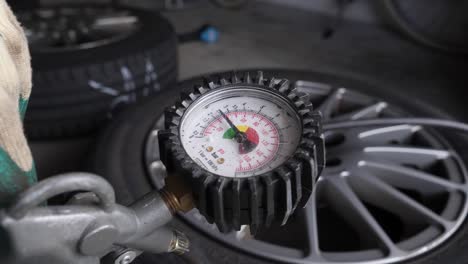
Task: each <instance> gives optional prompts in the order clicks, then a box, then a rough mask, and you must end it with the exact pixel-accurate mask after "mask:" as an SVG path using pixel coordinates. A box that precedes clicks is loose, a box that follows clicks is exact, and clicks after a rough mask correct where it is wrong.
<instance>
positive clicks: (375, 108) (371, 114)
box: [333, 102, 388, 121]
mask: <svg viewBox="0 0 468 264" xmlns="http://www.w3.org/2000/svg"><path fill="white" fill-rule="evenodd" d="M387 106H388V105H387V103H385V102H378V103H376V104H373V105H370V106H367V107H363V108H361V109H358V110H355V111H352V112H350V113H346V114H342V115H337V116H334V117H333V121H342V120H360V119H366V118H377V117H379V116H380V113H382V111H383V110H385V109H386V108H387Z"/></svg>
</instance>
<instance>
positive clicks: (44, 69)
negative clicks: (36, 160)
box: [25, 10, 177, 139]
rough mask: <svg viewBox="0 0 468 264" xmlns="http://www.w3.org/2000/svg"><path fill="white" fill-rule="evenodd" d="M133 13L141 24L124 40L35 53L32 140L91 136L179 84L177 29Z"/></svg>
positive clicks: (30, 116) (27, 125) (147, 14)
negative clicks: (131, 107)
mask: <svg viewBox="0 0 468 264" xmlns="http://www.w3.org/2000/svg"><path fill="white" fill-rule="evenodd" d="M133 14H135V15H136V16H138V17H139V19H140V22H141V25H140V27H139V28H138V29H137V31H136V32H133V33H132V34H131V35H130V36H128V37H126V38H124V39H122V40H118V41H115V42H111V43H109V44H106V45H103V46H98V47H95V48H90V49H81V50H73V51H58V52H33V54H32V66H33V70H34V74H33V90H32V94H31V99H30V104H29V109H28V112H27V114H26V119H25V130H26V134H27V135H28V137H29V138H32V139H38V138H56V137H64V136H78V135H84V134H88V133H90V132H92V131H94V130H95V129H96V128H97V127H99V125H101V124H102V123H103V122H104V121H106V120H107V119H108V118H109V117H110V116H112V115H113V114H115V112H117V111H119V110H120V108H121V107H122V106H125V105H126V104H131V103H136V102H139V101H140V100H141V99H142V98H144V97H146V96H149V95H151V94H155V93H158V92H160V91H161V90H164V89H166V88H167V87H171V86H173V85H174V84H175V83H176V79H177V40H176V34H175V32H174V29H173V27H172V25H171V24H170V23H169V22H168V21H167V20H166V19H164V18H163V17H161V16H160V15H159V14H157V13H154V12H147V11H137V10H133Z"/></svg>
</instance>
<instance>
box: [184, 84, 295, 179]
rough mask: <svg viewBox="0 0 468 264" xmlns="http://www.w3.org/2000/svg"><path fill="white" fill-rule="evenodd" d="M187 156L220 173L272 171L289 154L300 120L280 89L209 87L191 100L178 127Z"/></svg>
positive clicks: (240, 173) (290, 154) (211, 170)
mask: <svg viewBox="0 0 468 264" xmlns="http://www.w3.org/2000/svg"><path fill="white" fill-rule="evenodd" d="M179 130H180V131H179V132H180V139H181V142H182V146H183V147H184V149H185V151H186V152H187V154H188V156H189V157H190V158H191V159H192V160H193V161H194V162H195V163H197V164H198V165H199V166H201V167H203V168H204V169H205V170H207V171H209V172H211V173H213V174H217V175H221V176H225V177H232V178H236V177H240V178H241V177H250V176H255V175H259V174H263V173H266V172H268V171H272V170H273V169H275V168H277V167H279V166H280V165H282V164H283V163H284V162H286V161H287V160H288V159H289V158H290V157H292V156H293V155H294V153H295V151H296V149H297V147H298V145H299V142H300V140H301V135H302V121H301V119H300V117H299V115H298V113H297V112H296V110H294V108H293V107H292V106H291V105H290V104H289V102H288V101H287V100H286V99H284V98H282V97H281V96H280V95H278V94H276V93H273V92H270V91H268V90H265V89H260V88H253V87H231V88H223V89H219V90H213V91H212V92H210V93H207V94H205V95H203V96H202V97H200V98H199V99H198V100H196V101H195V102H194V103H193V104H192V105H191V106H190V107H189V109H187V111H186V112H185V114H184V115H183V116H182V120H181V124H180V127H179Z"/></svg>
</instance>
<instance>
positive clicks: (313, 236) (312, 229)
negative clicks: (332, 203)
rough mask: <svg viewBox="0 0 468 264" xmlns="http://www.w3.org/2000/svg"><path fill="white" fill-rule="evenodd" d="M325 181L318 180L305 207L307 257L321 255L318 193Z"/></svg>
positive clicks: (311, 257)
mask: <svg viewBox="0 0 468 264" xmlns="http://www.w3.org/2000/svg"><path fill="white" fill-rule="evenodd" d="M322 183H323V181H322V180H319V181H318V182H317V185H316V187H315V188H314V191H313V192H312V195H311V197H310V200H309V202H308V204H307V206H306V207H305V208H304V210H303V213H304V218H305V219H304V222H305V225H306V232H307V241H308V250H307V258H308V259H314V260H316V259H317V258H318V257H319V255H320V246H319V236H318V226H317V222H318V221H317V199H318V198H317V195H318V194H319V192H320V190H321V186H323V185H322Z"/></svg>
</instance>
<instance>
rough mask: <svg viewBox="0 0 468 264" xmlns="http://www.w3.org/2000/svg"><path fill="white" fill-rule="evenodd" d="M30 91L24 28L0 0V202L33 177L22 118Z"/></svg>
mask: <svg viewBox="0 0 468 264" xmlns="http://www.w3.org/2000/svg"><path fill="white" fill-rule="evenodd" d="M30 93H31V63H30V55H29V49H28V46H27V40H26V37H25V35H24V32H23V29H22V28H21V26H20V25H19V23H18V21H17V20H16V17H15V16H14V15H13V13H12V11H11V9H10V7H9V6H8V5H7V3H6V2H5V0H0V206H3V205H5V204H7V203H8V202H9V201H10V200H11V198H12V197H13V196H14V195H15V194H16V193H17V192H18V191H21V190H23V189H25V188H26V187H28V186H29V185H31V184H32V183H34V182H35V181H36V174H35V169H34V164H33V160H32V156H31V151H30V150H29V147H28V144H27V141H26V138H25V136H24V132H23V125H22V118H23V116H24V113H25V111H26V106H27V103H28V99H29V95H30Z"/></svg>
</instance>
